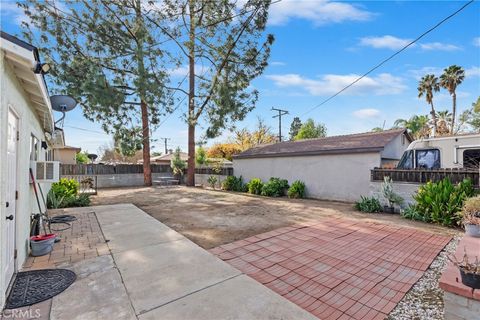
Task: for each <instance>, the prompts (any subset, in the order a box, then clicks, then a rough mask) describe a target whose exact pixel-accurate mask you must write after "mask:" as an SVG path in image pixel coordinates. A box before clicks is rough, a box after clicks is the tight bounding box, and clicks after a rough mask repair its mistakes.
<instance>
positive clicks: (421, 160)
mask: <svg viewBox="0 0 480 320" xmlns="http://www.w3.org/2000/svg"><path fill="white" fill-rule="evenodd" d="M415 154H416V160H417V168H422V169H438V168H440V150H438V149H424V150H416V152H415Z"/></svg>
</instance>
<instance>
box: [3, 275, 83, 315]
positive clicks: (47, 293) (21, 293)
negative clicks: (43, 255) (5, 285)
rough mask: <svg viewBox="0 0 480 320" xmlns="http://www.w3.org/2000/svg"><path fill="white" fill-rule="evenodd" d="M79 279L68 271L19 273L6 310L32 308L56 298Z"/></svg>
mask: <svg viewBox="0 0 480 320" xmlns="http://www.w3.org/2000/svg"><path fill="white" fill-rule="evenodd" d="M76 278H77V276H76V275H75V272H73V271H70V270H66V269H43V270H32V271H25V272H19V273H17V276H16V278H15V281H14V282H13V286H12V289H11V291H10V294H9V296H8V299H7V303H6V304H5V309H15V308H20V307H25V306H30V305H32V304H35V303H39V302H42V301H44V300H47V299H50V298H51V297H54V296H56V295H57V294H59V293H61V292H62V291H64V290H65V289H67V288H68V287H69V286H70V285H71V284H72V283H73V282H74V281H75V279H76Z"/></svg>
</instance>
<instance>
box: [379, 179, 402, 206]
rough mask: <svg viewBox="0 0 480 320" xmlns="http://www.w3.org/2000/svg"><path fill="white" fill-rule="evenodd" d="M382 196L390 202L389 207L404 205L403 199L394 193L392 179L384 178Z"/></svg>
mask: <svg viewBox="0 0 480 320" xmlns="http://www.w3.org/2000/svg"><path fill="white" fill-rule="evenodd" d="M382 195H383V197H384V198H385V199H386V200H387V201H388V206H389V207H393V206H394V205H395V204H398V205H402V203H403V201H404V200H403V198H402V197H401V196H399V195H398V194H396V193H395V192H394V191H393V180H392V178H390V177H384V179H383V183H382Z"/></svg>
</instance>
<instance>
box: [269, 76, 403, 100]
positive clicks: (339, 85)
mask: <svg viewBox="0 0 480 320" xmlns="http://www.w3.org/2000/svg"><path fill="white" fill-rule="evenodd" d="M358 77H359V75H357V74H347V75H337V74H326V75H323V76H321V77H320V79H309V78H305V77H302V76H300V75H298V74H282V75H279V74H278V75H267V76H266V78H267V79H270V80H273V82H274V83H275V85H277V86H279V87H283V88H287V87H293V88H302V89H304V90H306V91H307V92H308V93H310V94H311V95H314V96H324V95H330V94H334V93H337V92H338V91H340V90H341V89H343V88H344V87H345V86H347V85H349V84H350V83H352V82H353V81H355V80H356V79H357V78H358ZM405 89H406V86H405V85H404V84H403V80H402V79H401V78H399V77H394V76H392V75H391V74H389V73H382V74H379V75H378V76H376V77H365V78H363V79H362V80H360V81H359V82H357V83H356V84H355V85H353V86H352V87H350V88H349V89H348V90H347V91H345V94H351V95H352V94H355V95H361V94H375V95H388V94H398V93H401V92H403V91H404V90H405Z"/></svg>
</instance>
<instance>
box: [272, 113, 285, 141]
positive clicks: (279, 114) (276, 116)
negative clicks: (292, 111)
mask: <svg viewBox="0 0 480 320" xmlns="http://www.w3.org/2000/svg"><path fill="white" fill-rule="evenodd" d="M271 110H272V111H277V112H278V114H277V115H275V116H273V117H272V118H278V142H282V116H284V115H286V114H288V111H287V110H282V109H277V108H272V109H271Z"/></svg>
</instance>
